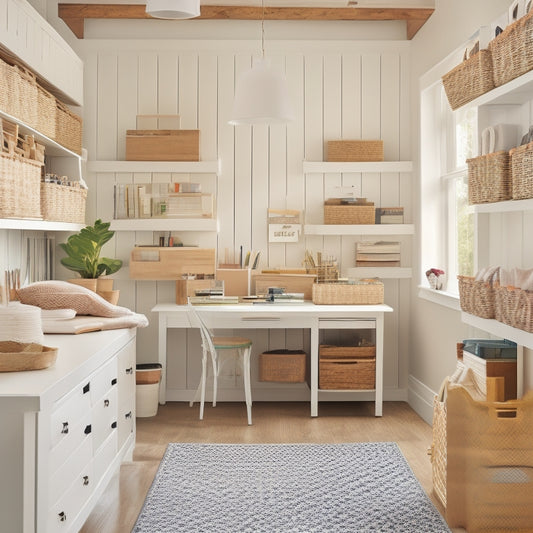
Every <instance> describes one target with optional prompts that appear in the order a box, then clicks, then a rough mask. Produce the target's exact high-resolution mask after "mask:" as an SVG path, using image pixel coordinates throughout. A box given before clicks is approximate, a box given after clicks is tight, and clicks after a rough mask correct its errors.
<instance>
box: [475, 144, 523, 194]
mask: <svg viewBox="0 0 533 533" xmlns="http://www.w3.org/2000/svg"><path fill="white" fill-rule="evenodd" d="M466 162H467V164H468V203H470V204H482V203H486V202H501V201H503V200H510V199H511V198H512V189H513V186H512V177H511V160H510V157H509V153H508V152H506V151H500V152H494V153H492V154H487V155H482V156H479V157H474V158H472V159H467V161H466Z"/></svg>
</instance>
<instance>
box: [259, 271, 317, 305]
mask: <svg viewBox="0 0 533 533" xmlns="http://www.w3.org/2000/svg"><path fill="white" fill-rule="evenodd" d="M315 279H316V275H315V274H256V275H255V276H253V277H252V285H253V290H254V294H267V293H268V289H269V287H280V288H283V289H285V292H287V293H303V295H304V300H311V299H312V298H313V283H314V282H315Z"/></svg>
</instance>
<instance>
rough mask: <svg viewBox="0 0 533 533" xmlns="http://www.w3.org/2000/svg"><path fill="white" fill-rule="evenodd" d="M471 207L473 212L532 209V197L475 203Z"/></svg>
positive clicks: (505, 211)
mask: <svg viewBox="0 0 533 533" xmlns="http://www.w3.org/2000/svg"><path fill="white" fill-rule="evenodd" d="M472 207H473V209H474V212H475V213H509V212H512V211H532V210H533V198H528V199H526V200H509V201H506V202H493V203H489V204H476V205H473V206H472Z"/></svg>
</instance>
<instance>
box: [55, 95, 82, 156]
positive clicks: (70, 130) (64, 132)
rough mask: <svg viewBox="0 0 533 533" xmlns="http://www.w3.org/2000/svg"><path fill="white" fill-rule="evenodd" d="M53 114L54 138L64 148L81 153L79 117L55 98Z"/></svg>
mask: <svg viewBox="0 0 533 533" xmlns="http://www.w3.org/2000/svg"><path fill="white" fill-rule="evenodd" d="M55 116H56V132H55V140H56V141H57V142H58V143H59V144H61V145H62V146H64V147H65V148H68V149H69V150H72V151H73V152H75V153H77V154H81V127H82V121H81V117H79V116H78V115H76V114H75V113H73V112H72V111H71V110H70V109H69V108H68V107H67V106H66V105H65V104H63V103H61V102H60V101H59V100H56V114H55Z"/></svg>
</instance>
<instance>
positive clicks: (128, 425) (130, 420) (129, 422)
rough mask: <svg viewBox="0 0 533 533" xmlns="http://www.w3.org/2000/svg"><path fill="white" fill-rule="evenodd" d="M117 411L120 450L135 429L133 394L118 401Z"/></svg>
mask: <svg viewBox="0 0 533 533" xmlns="http://www.w3.org/2000/svg"><path fill="white" fill-rule="evenodd" d="M118 411H119V412H118V449H119V450H120V449H121V448H122V446H124V443H125V442H126V440H127V439H128V437H129V436H130V434H131V433H132V432H133V430H134V429H135V394H133V395H132V396H130V397H129V398H126V400H125V401H123V402H120V403H119V410H118Z"/></svg>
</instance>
